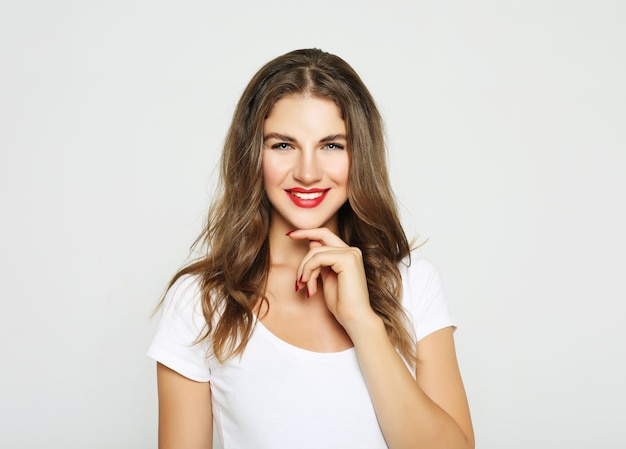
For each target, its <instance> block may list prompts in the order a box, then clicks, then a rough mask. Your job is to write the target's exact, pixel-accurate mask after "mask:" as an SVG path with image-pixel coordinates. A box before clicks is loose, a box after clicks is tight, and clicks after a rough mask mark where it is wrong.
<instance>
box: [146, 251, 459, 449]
mask: <svg viewBox="0 0 626 449" xmlns="http://www.w3.org/2000/svg"><path fill="white" fill-rule="evenodd" d="M400 269H401V273H402V284H403V297H402V304H403V306H404V307H405V308H406V310H407V313H408V316H409V318H410V319H411V321H412V323H413V326H414V330H415V335H416V339H417V341H419V340H420V339H421V338H423V337H425V336H426V335H428V334H430V333H432V332H434V331H436V330H439V329H442V328H444V327H448V326H454V323H453V322H452V320H451V318H450V316H449V314H448V309H447V305H446V303H445V300H444V297H443V292H442V288H441V282H440V279H439V276H438V274H437V272H436V270H435V268H434V267H433V265H432V264H431V263H430V262H428V261H427V260H425V259H422V258H419V256H417V255H415V254H413V255H412V264H411V266H409V267H407V266H406V265H405V264H401V265H400ZM204 326H205V321H204V317H203V315H202V310H201V306H200V294H199V290H198V282H197V278H196V277H194V276H183V277H181V278H180V279H179V280H178V281H177V282H176V283H175V284H174V285H173V286H172V288H171V289H170V290H169V291H168V293H167V295H166V297H165V302H164V305H163V308H162V315H161V320H160V322H159V325H158V329H157V332H156V335H155V337H154V340H153V341H152V344H151V345H150V348H149V350H148V355H149V356H150V357H152V358H154V359H155V360H157V361H159V362H160V363H162V364H164V365H166V366H168V367H169V368H171V369H173V370H174V371H177V372H178V373H180V374H182V375H183V376H185V377H188V378H189V379H192V380H195V381H198V382H211V398H212V408H213V418H214V422H215V423H214V424H215V427H214V430H215V432H216V433H217V435H218V438H219V440H220V441H221V443H222V445H223V448H224V449H250V448H254V449H265V448H268V449H281V448H284V449H294V448H298V449H307V448H311V449H320V448H324V449H332V448H342V449H345V448H359V449H370V448H371V449H386V448H387V446H386V444H385V440H384V438H383V435H382V432H381V430H380V427H379V425H378V421H377V420H376V414H375V412H374V408H373V405H372V402H371V399H370V396H369V393H368V390H367V387H366V384H365V380H364V378H363V375H362V373H361V369H360V367H359V363H358V360H357V357H356V351H355V350H354V348H350V349H347V350H345V351H341V352H335V353H319V352H312V351H307V350H305V349H301V348H298V347H296V346H293V345H291V344H289V343H287V342H285V341H283V340H281V339H279V338H278V337H276V336H275V335H274V334H272V333H271V332H270V331H269V330H268V329H267V328H265V326H264V325H263V323H261V321H258V320H257V321H256V326H255V328H254V331H253V333H252V336H251V338H250V341H249V342H248V345H247V346H246V349H245V351H244V353H243V355H242V356H241V357H238V356H236V357H232V358H230V359H228V360H226V361H225V362H224V363H223V364H221V363H219V362H218V361H217V359H216V358H215V356H214V355H213V354H212V351H211V345H210V343H209V342H207V341H206V340H204V341H203V342H201V343H199V344H194V342H195V341H196V339H197V337H198V336H199V335H200V334H201V333H202V331H203V329H204ZM413 374H414V373H413Z"/></svg>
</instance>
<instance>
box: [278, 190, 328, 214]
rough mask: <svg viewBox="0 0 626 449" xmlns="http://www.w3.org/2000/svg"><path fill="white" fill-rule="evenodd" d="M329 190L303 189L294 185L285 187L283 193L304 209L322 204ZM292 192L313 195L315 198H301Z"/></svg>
mask: <svg viewBox="0 0 626 449" xmlns="http://www.w3.org/2000/svg"><path fill="white" fill-rule="evenodd" d="M328 192H330V189H303V188H302V187H294V188H292V189H285V193H286V194H287V196H288V197H289V199H290V200H291V201H292V202H293V203H294V204H295V205H296V206H298V207H302V208H304V209H311V208H313V207H317V206H319V205H320V204H322V201H324V198H326V195H327V194H328ZM294 193H299V194H304V195H315V194H321V195H319V196H318V195H315V198H301V197H298V196H296V195H294Z"/></svg>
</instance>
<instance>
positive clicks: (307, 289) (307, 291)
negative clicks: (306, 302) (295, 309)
mask: <svg viewBox="0 0 626 449" xmlns="http://www.w3.org/2000/svg"><path fill="white" fill-rule="evenodd" d="M306 297H307V298H310V297H311V295H309V287H307V288H306Z"/></svg>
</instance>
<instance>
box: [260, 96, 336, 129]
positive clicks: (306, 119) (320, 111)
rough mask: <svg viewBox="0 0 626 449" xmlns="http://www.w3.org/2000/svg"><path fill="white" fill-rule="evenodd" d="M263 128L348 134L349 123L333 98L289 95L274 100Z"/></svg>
mask: <svg viewBox="0 0 626 449" xmlns="http://www.w3.org/2000/svg"><path fill="white" fill-rule="evenodd" d="M263 130H264V132H269V131H275V132H285V131H289V130H291V131H292V132H294V131H296V130H301V131H303V132H321V133H329V132H334V133H341V134H345V132H346V125H345V122H344V120H343V117H342V114H341V111H340V110H339V108H338V107H337V105H336V104H335V102H334V101H332V100H329V99H328V98H320V97H314V96H310V95H288V96H285V97H283V98H281V99H280V100H278V101H277V102H276V103H275V104H274V106H273V107H272V109H271V110H270V112H269V114H268V115H267V117H266V118H265V121H264V123H263Z"/></svg>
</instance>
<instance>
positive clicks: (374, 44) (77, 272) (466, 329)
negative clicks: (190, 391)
mask: <svg viewBox="0 0 626 449" xmlns="http://www.w3.org/2000/svg"><path fill="white" fill-rule="evenodd" d="M625 22H626V3H624V2H623V1H621V0H614V1H608V0H607V1H603V0H598V1H577V0H570V1H566V0H563V1H556V0H544V1H540V0H526V1H522V0H519V1H507V0H491V1H489V0H478V1H455V0H438V1H434V0H433V1H413V2H409V1H405V0H391V1H386V2H384V3H383V2H373V1H368V0H360V1H356V0H353V1H341V0H334V1H327V0H318V1H317V2H294V1H288V0H273V1H266V2H256V1H251V0H250V1H248V2H238V1H230V2H209V1H165V0H151V1H148V0H124V1H113V0H108V1H80V2H79V1H61V0H59V1H43V0H42V1H28V0H26V1H20V2H9V1H2V2H1V3H0V152H1V158H0V214H1V215H0V217H1V219H0V263H1V267H0V268H1V269H0V345H1V346H0V364H1V365H0V447H2V448H11V449H18V448H44V447H45V448H92V449H99V448H102V449H104V448H154V447H156V430H157V422H156V418H157V407H156V399H157V398H156V385H155V366H154V362H153V361H152V360H150V359H148V358H147V357H146V356H145V351H146V349H147V346H148V344H149V341H150V339H151V337H152V333H153V331H154V329H155V326H156V320H155V319H151V312H152V310H153V308H154V306H155V305H156V303H157V301H158V299H159V297H160V295H161V294H162V292H163V288H164V287H165V284H166V282H167V281H168V279H169V278H170V276H171V275H172V274H173V273H174V272H175V271H176V270H177V268H179V267H180V266H181V264H182V263H184V261H185V260H186V258H187V256H188V249H189V246H190V245H191V243H192V242H193V240H194V239H195V237H196V236H197V234H198V233H199V232H200V230H201V227H202V223H203V220H204V216H205V213H206V210H207V207H208V204H209V201H210V198H211V192H212V190H213V185H214V182H215V165H216V162H217V158H218V155H219V152H220V148H221V145H222V142H223V139H224V135H225V132H226V128H227V126H228V124H229V121H230V117H231V114H232V112H233V108H234V105H235V103H236V101H237V100H238V98H239V95H240V94H241V92H242V90H243V88H244V86H245V84H246V83H247V82H248V80H249V79H250V77H251V76H252V75H253V74H254V72H255V71H256V70H257V69H258V68H260V66H261V65H262V64H264V63H265V62H266V61H268V60H270V59H271V58H273V57H275V56H278V55H280V54H282V53H284V52H287V51H289V50H292V49H296V48H303V47H319V48H322V49H324V50H327V51H330V52H332V53H336V54H338V55H340V56H342V57H343V58H344V59H346V60H347V61H348V62H349V63H350V64H351V65H352V66H353V67H354V68H355V69H356V70H357V71H358V72H359V73H360V75H361V76H362V78H363V80H364V81H365V83H366V84H367V85H368V86H369V88H370V90H371V92H372V94H373V95H374V97H375V98H376V100H377V102H378V104H379V106H380V109H381V111H382V113H383V115H384V118H385V122H386V134H387V137H388V147H389V160H390V166H391V172H392V177H393V183H394V188H395V190H396V193H397V196H398V200H399V202H400V207H401V210H402V216H403V220H404V222H405V225H406V229H407V232H408V234H409V235H410V236H415V237H417V238H418V241H420V242H423V241H426V240H427V243H426V244H425V245H424V246H423V247H422V251H423V253H424V254H425V255H426V257H428V258H430V259H431V260H432V261H433V262H434V263H435V264H436V266H437V267H438V268H439V270H440V272H441V275H442V277H443V281H444V286H445V290H446V294H447V298H448V301H449V305H450V309H451V311H452V313H453V314H454V316H455V318H456V320H457V322H458V324H459V327H458V330H457V333H456V338H457V349H458V354H459V360H460V364H461V368H462V372H463V376H464V380H465V383H466V388H467V391H468V395H469V400H470V403H471V408H472V413H473V419H474V424H475V430H476V438H477V448H480V449H503V448H506V449H509V448H510V449H516V448H520V449H522V448H524V449H525V448H529V447H533V448H555V447H567V448H571V449H573V448H616V449H617V448H624V447H626V430H625V429H626V406H625V404H626V388H625V387H624V380H625V379H626V367H625V366H624V364H625V363H624V360H625V359H626V350H625V342H626V330H625V328H626V327H625V326H624V306H623V303H624V301H625V300H626V288H625V283H626V257H625V253H626V238H625V236H624V232H625V231H626V131H625V124H626V106H625V105H626V87H625V85H626V83H625V80H626V32H625V31H624V23H625Z"/></svg>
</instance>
